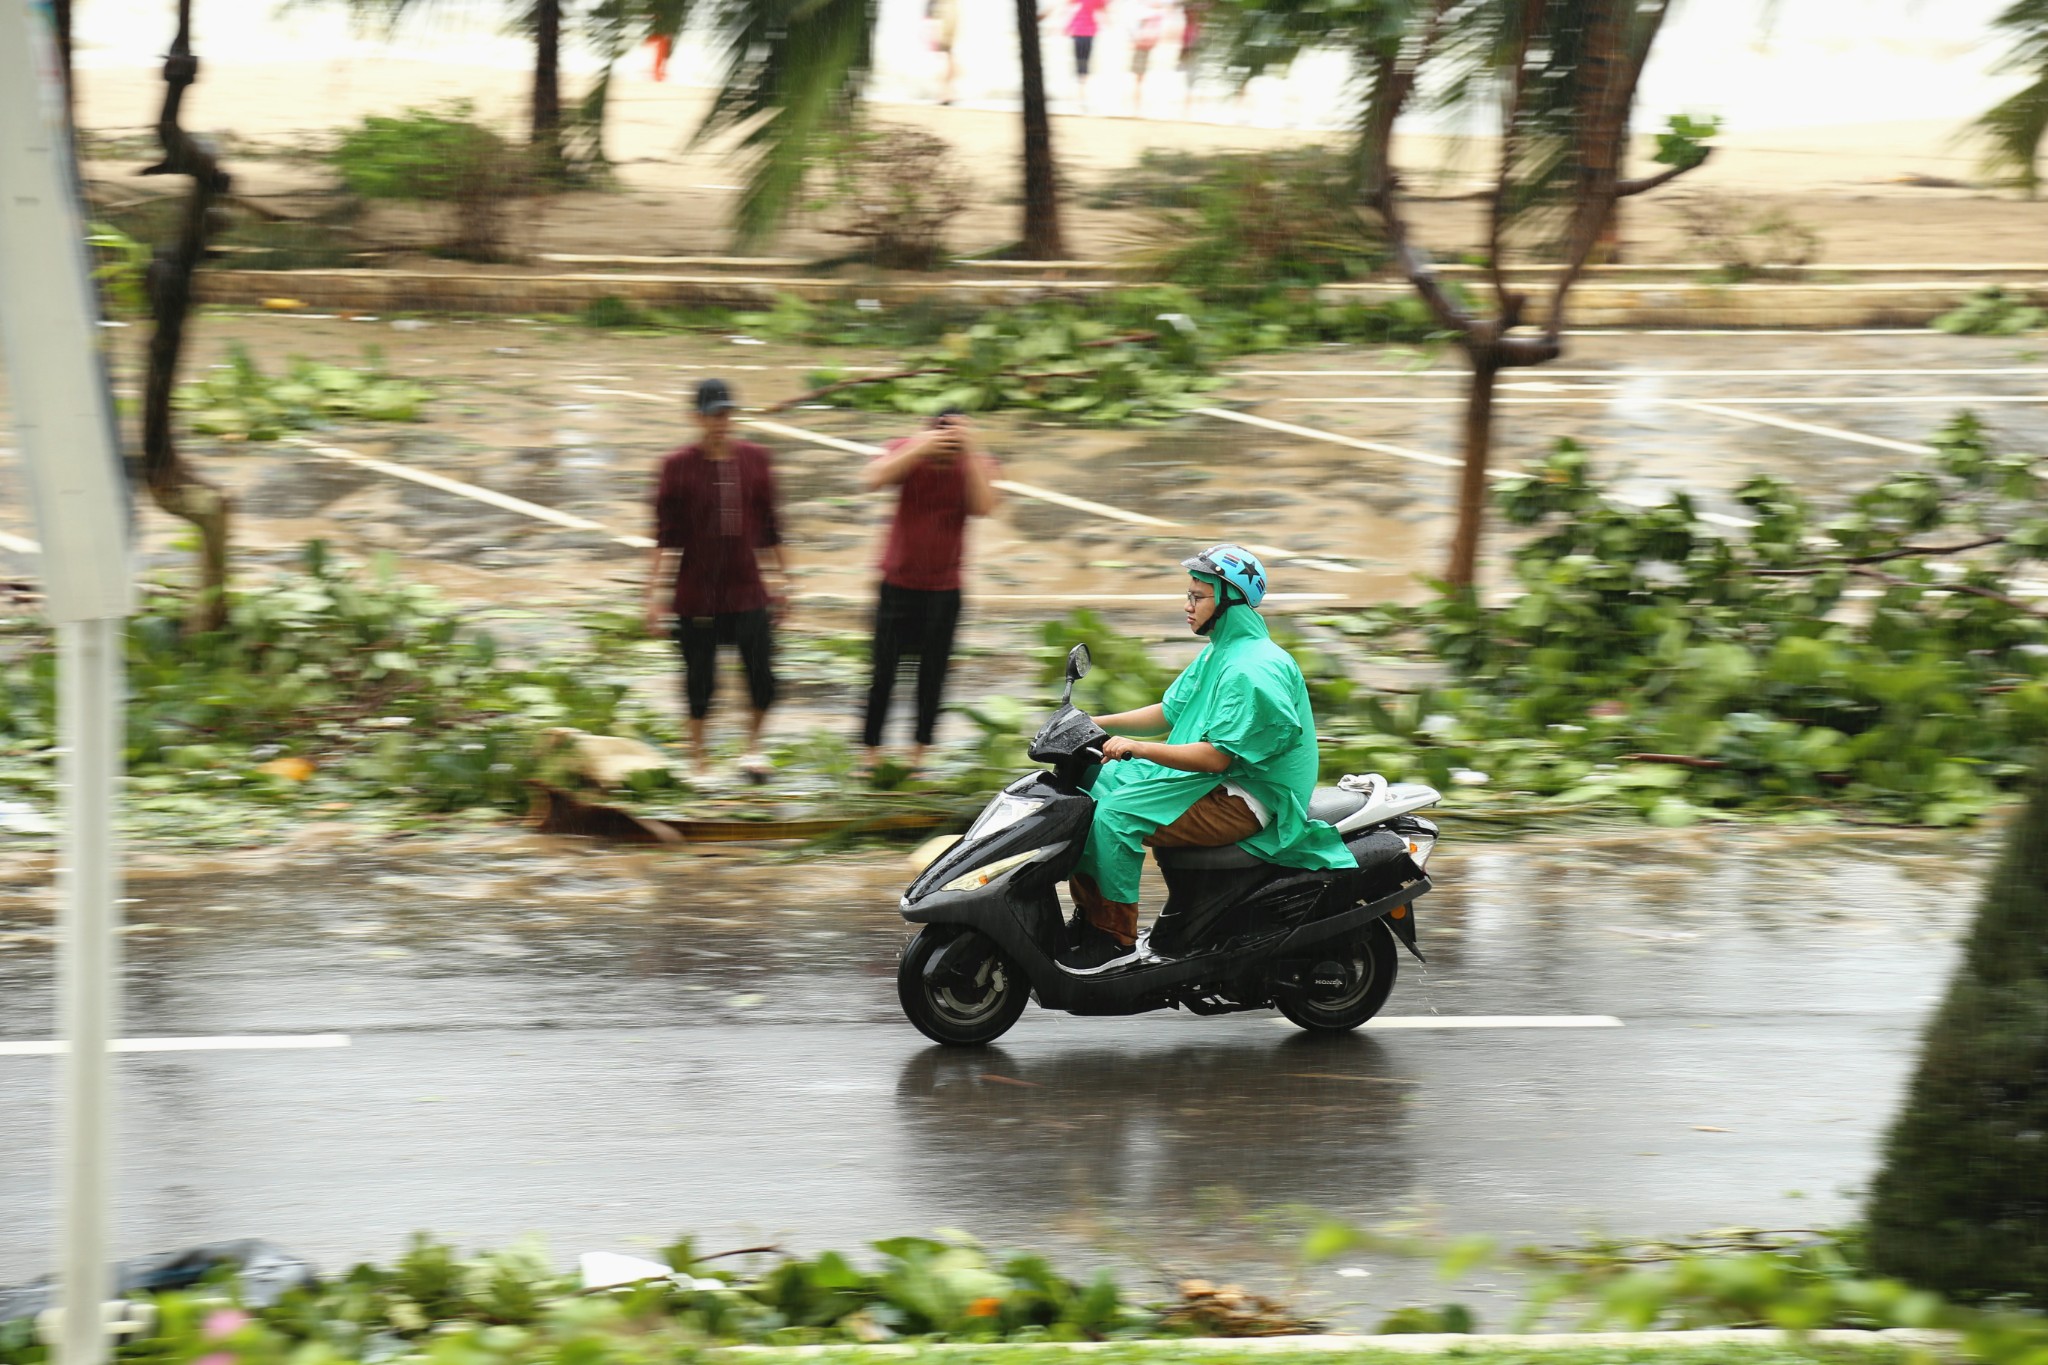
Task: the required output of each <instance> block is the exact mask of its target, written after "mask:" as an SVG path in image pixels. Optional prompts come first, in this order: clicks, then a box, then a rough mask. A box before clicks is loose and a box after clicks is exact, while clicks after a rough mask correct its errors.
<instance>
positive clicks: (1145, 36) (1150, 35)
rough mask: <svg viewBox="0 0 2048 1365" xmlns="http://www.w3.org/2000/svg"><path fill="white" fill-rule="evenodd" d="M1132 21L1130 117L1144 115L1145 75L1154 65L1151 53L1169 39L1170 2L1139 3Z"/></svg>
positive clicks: (1151, 1)
mask: <svg viewBox="0 0 2048 1365" xmlns="http://www.w3.org/2000/svg"><path fill="white" fill-rule="evenodd" d="M1137 5H1138V8H1137V12H1136V13H1135V14H1134V15H1133V16H1132V19H1131V116H1132V117H1133V118H1143V117H1144V116H1145V73H1146V71H1148V70H1150V69H1151V66H1152V51H1153V49H1154V48H1156V47H1158V46H1159V43H1160V40H1161V39H1162V38H1164V37H1165V36H1166V17H1167V13H1168V10H1169V0H1137Z"/></svg>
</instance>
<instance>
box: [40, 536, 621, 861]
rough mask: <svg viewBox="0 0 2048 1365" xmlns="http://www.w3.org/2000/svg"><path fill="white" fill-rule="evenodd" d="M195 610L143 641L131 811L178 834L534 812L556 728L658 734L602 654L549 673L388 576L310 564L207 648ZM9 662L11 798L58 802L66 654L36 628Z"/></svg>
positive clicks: (565, 660)
mask: <svg viewBox="0 0 2048 1365" xmlns="http://www.w3.org/2000/svg"><path fill="white" fill-rule="evenodd" d="M185 615H186V612H185V602H184V600H183V598H182V597H181V596H179V595H172V594H164V595H156V596H152V597H150V598H147V599H145V606H144V607H143V610H142V611H141V612H140V613H138V614H137V615H136V616H135V617H134V618H133V619H132V620H131V621H130V622H129V625H128V632H127V643H128V649H127V670H128V674H127V681H128V711H127V743H126V749H125V753H124V755H123V757H124V761H125V764H126V771H127V773H128V778H129V782H128V786H129V794H128V797H127V806H128V808H129V810H130V811H131V813H132V814H134V815H135V816H137V817H140V818H141V819H143V820H144V821H145V822H147V821H148V820H150V819H152V818H153V819H155V820H157V821H160V822H163V823H164V824H166V825H167V826H169V827H172V828H176V827H178V826H179V825H180V824H181V823H183V822H187V821H189V822H192V823H193V824H194V825H195V826H196V825H198V824H201V823H204V822H208V821H217V820H221V819H225V820H227V822H228V823H229V825H230V826H231V827H232V826H233V825H236V824H239V823H240V822H241V821H243V820H245V819H246V818H247V817H246V815H239V814H236V813H235V812H236V811H237V810H238V809H239V810H241V811H243V812H246V811H248V809H249V808H250V806H251V805H252V804H253V805H255V806H267V807H272V808H278V809H280V810H283V811H291V810H297V811H310V810H314V809H317V808H319V807H321V806H335V807H342V806H348V805H351V804H353V803H356V802H361V801H373V800H390V801H395V802H397V803H399V804H402V805H404V806H407V807H411V808H414V809H418V810H423V811H452V810H461V809H467V808H471V807H487V808H495V809H499V810H512V809H518V808H522V807H523V806H524V805H525V804H526V802H527V800H528V793H527V791H526V789H525V787H524V782H525V780H526V779H527V778H529V777H532V776H535V775H536V773H537V771H538V769H539V763H540V758H539V755H538V754H537V753H536V751H535V746H534V743H533V740H534V737H535V736H536V735H538V734H539V732H540V731H541V730H543V729H545V728H547V727H549V726H573V727H576V728H579V729H583V730H587V731H591V732H594V733H600V734H618V733H626V734H635V733H639V732H641V730H642V729H643V728H644V727H645V726H646V725H647V724H648V723H649V719H650V718H649V717H647V716H645V715H643V714H641V713H640V712H639V711H637V710H633V709H631V708H629V707H628V705H627V702H626V694H627V691H628V688H627V685H626V684H625V683H624V682H621V681H616V680H613V679H609V678H606V677H604V676H601V675H599V674H598V673H597V672H596V670H593V669H592V668H591V667H590V662H591V659H590V655H589V654H588V652H587V651H576V650H570V651H565V652H563V653H561V654H559V655H558V656H557V657H554V658H551V659H549V660H548V661H547V662H546V663H545V664H531V663H525V662H522V661H520V660H517V659H514V658H510V657H504V656H501V655H500V652H499V648H498V645H497V642H496V641H495V639H494V638H493V637H492V636H491V635H490V634H489V633H488V632H486V631H484V630H480V629H477V628H476V627H475V625H474V624H473V623H472V622H471V621H470V620H468V619H467V618H466V617H465V616H464V614H463V613H461V612H459V611H458V610H457V609H456V608H455V607H453V606H451V605H450V604H448V603H446V602H444V601H442V600H441V599H440V598H439V597H438V596H437V595H436V594H435V593H433V592H432V591H431V590H429V589H427V588H425V587H422V586H420V585H418V584H414V583H408V582H405V581H402V580H400V579H399V578H397V577H396V576H395V575H394V574H393V573H392V572H391V570H390V569H389V568H388V566H387V567H385V568H381V569H373V570H369V571H363V570H358V569H354V568H351V567H348V566H344V565H342V564H339V563H337V562H335V561H334V560H332V559H331V558H330V557H329V556H328V554H327V551H326V548H325V547H324V545H322V544H321V543H320V542H317V541H316V542H314V543H313V544H312V545H310V546H308V547H307V552H306V560H305V565H304V569H303V572H301V573H299V574H296V575H290V576H287V577H284V578H282V579H280V580H277V581H275V582H272V583H269V584H266V585H264V586H261V587H257V588H252V589H250V590H248V591H243V592H238V593H236V594H235V595H234V598H233V601H232V605H231V607H230V609H229V613H228V622H227V625H226V626H225V627H224V628H223V629H221V630H219V631H214V632H207V633H199V634H194V633H192V632H190V631H189V630H188V629H187V628H186V624H185ZM16 642H17V644H18V648H15V649H13V650H11V651H10V652H9V653H8V654H7V655H5V656H4V659H5V661H4V662H0V796H23V797H29V798H31V799H34V800H38V801H43V802H47V801H48V799H49V796H50V793H51V791H52V790H53V785H54V780H55V772H54V768H55V753H56V751H55V745H56V742H57V735H56V668H57V659H56V651H55V648H54V645H53V643H52V641H51V640H50V638H49V635H48V632H47V631H46V630H44V629H43V628H42V627H41V626H40V625H32V626H30V627H28V628H26V629H24V630H23V631H21V632H20V633H18V634H17V636H16Z"/></svg>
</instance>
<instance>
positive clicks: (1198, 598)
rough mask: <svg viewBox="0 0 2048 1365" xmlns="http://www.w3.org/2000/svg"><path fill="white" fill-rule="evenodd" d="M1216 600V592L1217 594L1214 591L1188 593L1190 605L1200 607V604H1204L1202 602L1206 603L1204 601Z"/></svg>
mask: <svg viewBox="0 0 2048 1365" xmlns="http://www.w3.org/2000/svg"><path fill="white" fill-rule="evenodd" d="M1215 600H1216V594H1215V593H1213V592H1189V593H1188V605H1189V606H1191V607H1199V606H1201V605H1202V603H1204V602H1214V601H1215Z"/></svg>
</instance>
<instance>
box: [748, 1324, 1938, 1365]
mask: <svg viewBox="0 0 2048 1365" xmlns="http://www.w3.org/2000/svg"><path fill="white" fill-rule="evenodd" d="M1801 1343H1811V1344H1814V1345H1825V1346H1917V1347H1921V1348H1923V1349H1928V1350H1934V1351H1952V1350H1953V1349H1954V1348H1955V1347H1956V1345H1957V1343H1958V1338H1957V1337H1956V1335H1955V1334H1954V1333H1952V1332H1930V1331H1921V1330H1914V1329H1908V1328H1892V1329H1888V1330H1885V1331H1869V1332H1866V1331H1847V1330H1828V1331H1819V1332H1806V1333H1803V1334H1795V1333H1791V1332H1782V1331H1778V1330H1776V1329H1763V1328H1726V1329H1718V1330H1705V1331H1692V1332H1521V1333H1514V1332H1504V1333H1494V1334H1490V1335H1489V1334H1473V1335H1469V1336H1467V1335H1461V1334H1457V1333H1450V1332H1442V1333H1437V1332H1430V1333H1413V1334H1407V1333H1403V1334H1398V1335H1387V1336H1336V1335H1323V1336H1295V1337H1146V1338H1136V1339H1132V1340H1125V1341H1069V1342H1051V1341H1038V1342H1027V1341H1011V1342H966V1341H958V1342H938V1343H931V1344H925V1343H919V1344H910V1343H904V1342H891V1343H886V1344H881V1345H874V1346H858V1345H850V1344H836V1345H830V1346H728V1347H724V1348H722V1349H724V1350H726V1351H730V1352H736V1353H738V1352H744V1353H747V1354H764V1353H773V1354H776V1355H793V1356H799V1357H803V1358H806V1359H809V1358H812V1357H817V1356H830V1355H833V1354H835V1353H840V1352H845V1353H853V1352H858V1353H860V1354H862V1355H892V1356H897V1355H900V1356H924V1355H930V1354H934V1353H940V1352H946V1351H989V1350H1020V1351H1021V1350H1066V1351H1079V1352H1089V1351H1115V1350H1122V1349H1127V1348H1141V1349H1142V1348H1144V1347H1148V1346H1150V1347H1171V1348H1172V1349H1174V1350H1176V1351H1218V1352H1222V1351H1229V1352H1245V1353H1249V1354H1253V1355H1286V1354H1288V1353H1290V1352H1292V1353H1300V1352H1304V1351H1307V1352H1318V1351H1321V1352H1329V1351H1390V1352H1394V1353H1397V1354H1400V1355H1442V1354H1444V1353H1445V1352H1448V1351H1455V1352H1457V1353H1459V1354H1461V1355H1468V1354H1478V1353H1483V1352H1486V1351H1572V1350H1584V1349H1587V1348H1589V1347H1606V1348H1617V1349H1623V1350H1635V1349H1642V1350H1653V1351H1655V1350H1683V1349H1686V1348H1688V1347H1700V1346H1788V1345H1797V1344H1801Z"/></svg>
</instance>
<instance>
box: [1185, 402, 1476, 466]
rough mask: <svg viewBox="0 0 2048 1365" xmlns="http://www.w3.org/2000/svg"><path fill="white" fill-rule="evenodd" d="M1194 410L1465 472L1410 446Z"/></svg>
mask: <svg viewBox="0 0 2048 1365" xmlns="http://www.w3.org/2000/svg"><path fill="white" fill-rule="evenodd" d="M1459 401H1462V400H1459ZM1190 411H1192V412H1194V413H1195V414H1196V415H1198V416H1201V417H1220V418H1222V419H1223V420H1224V421H1226V422H1242V423H1243V424H1244V425H1246V426H1250V427H1263V428H1264V429H1265V430H1267V431H1278V432H1282V433H1284V434H1286V435H1289V436H1305V437H1307V438H1308V439H1309V440H1311V441H1328V442H1330V443H1331V444H1333V445H1340V446H1350V447H1351V448H1352V449H1353V450H1370V451H1373V452H1375V453H1377V454H1380V455H1394V456H1398V457H1399V458H1401V459H1404V460H1418V461H1420V462H1421V463H1423V464H1433V465H1437V466H1438V467H1440V468H1443V469H1462V468H1463V467H1464V464H1465V462H1464V461H1463V460H1453V459H1451V458H1450V457H1449V456H1447V455H1432V454H1430V453H1429V452H1428V451H1426V450H1410V449H1408V448H1407V447H1406V446H1394V445H1388V444H1387V443H1386V442H1384V441H1361V440H1359V439H1358V438H1357V437H1356V436H1340V435H1338V434H1337V433H1336V432H1334V431H1320V430H1318V429H1316V428H1315V427H1298V426H1296V425H1294V424H1293V423H1292V422H1276V421H1274V420H1273V419H1272V418H1270V417H1257V416H1254V415H1253V414H1251V413H1249V412H1233V411H1232V410H1231V409H1229V408H1192V409H1190Z"/></svg>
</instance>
